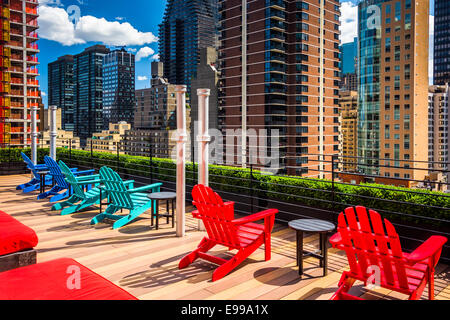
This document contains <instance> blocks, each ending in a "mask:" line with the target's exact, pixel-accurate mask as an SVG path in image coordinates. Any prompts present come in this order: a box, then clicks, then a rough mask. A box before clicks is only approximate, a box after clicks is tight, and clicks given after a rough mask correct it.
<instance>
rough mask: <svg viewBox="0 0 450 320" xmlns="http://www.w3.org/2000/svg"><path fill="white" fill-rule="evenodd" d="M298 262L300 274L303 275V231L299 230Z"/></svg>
mask: <svg viewBox="0 0 450 320" xmlns="http://www.w3.org/2000/svg"><path fill="white" fill-rule="evenodd" d="M297 264H298V274H299V275H300V276H301V275H303V232H301V231H297Z"/></svg>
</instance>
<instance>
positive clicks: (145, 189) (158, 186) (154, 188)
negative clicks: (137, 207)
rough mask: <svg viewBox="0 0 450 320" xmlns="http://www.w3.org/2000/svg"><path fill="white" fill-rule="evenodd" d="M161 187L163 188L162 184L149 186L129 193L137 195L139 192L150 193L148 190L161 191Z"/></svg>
mask: <svg viewBox="0 0 450 320" xmlns="http://www.w3.org/2000/svg"><path fill="white" fill-rule="evenodd" d="M161 186H162V183H154V184H151V185H149V186H145V187H141V188H136V189H131V190H128V192H129V193H137V192H143V191H148V190H152V191H159V190H160V188H161Z"/></svg>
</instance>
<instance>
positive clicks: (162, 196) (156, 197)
mask: <svg viewBox="0 0 450 320" xmlns="http://www.w3.org/2000/svg"><path fill="white" fill-rule="evenodd" d="M148 198H149V199H151V200H152V226H153V219H154V218H156V230H158V229H159V218H160V217H166V218H167V224H169V219H170V218H172V228H174V227H175V200H176V199H177V194H176V193H174V192H154V193H150V194H149V195H148ZM160 201H166V204H167V207H166V208H167V213H159V202H160ZM170 202H172V212H171V213H170V212H169V203H170Z"/></svg>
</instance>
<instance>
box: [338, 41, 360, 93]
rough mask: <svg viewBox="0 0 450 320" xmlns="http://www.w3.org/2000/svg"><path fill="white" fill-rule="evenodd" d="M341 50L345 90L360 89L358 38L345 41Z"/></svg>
mask: <svg viewBox="0 0 450 320" xmlns="http://www.w3.org/2000/svg"><path fill="white" fill-rule="evenodd" d="M340 52H341V84H340V88H341V90H343V91H358V75H357V72H356V70H357V64H358V38H355V39H354V40H353V42H349V43H344V44H343V45H341V47H340Z"/></svg>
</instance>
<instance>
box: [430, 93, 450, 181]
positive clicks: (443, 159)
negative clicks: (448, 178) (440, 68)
mask: <svg viewBox="0 0 450 320" xmlns="http://www.w3.org/2000/svg"><path fill="white" fill-rule="evenodd" d="M449 107H450V85H449V84H447V85H443V86H431V87H430V88H429V93H428V128H429V129H428V130H429V134H428V136H429V138H428V161H429V168H430V170H431V171H432V170H449V169H450V168H449V163H450V154H449V151H450V145H449V131H450V128H449ZM446 174H447V175H449V174H450V172H447V173H446Z"/></svg>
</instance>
